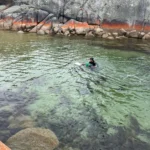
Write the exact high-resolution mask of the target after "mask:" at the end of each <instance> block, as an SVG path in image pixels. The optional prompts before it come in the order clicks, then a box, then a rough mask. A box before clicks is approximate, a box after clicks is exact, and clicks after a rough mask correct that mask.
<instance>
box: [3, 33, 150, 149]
mask: <svg viewBox="0 0 150 150" xmlns="http://www.w3.org/2000/svg"><path fill="white" fill-rule="evenodd" d="M0 35H1V37H0V140H2V141H6V140H7V139H8V138H9V137H10V136H11V135H12V134H14V133H16V132H17V131H19V130H20V129H22V128H26V127H44V128H50V129H52V130H53V131H54V132H55V133H56V135H57V136H58V138H59V140H60V141H61V142H62V143H64V144H66V145H71V146H72V147H77V148H80V149H83V150H98V147H101V149H102V150H103V149H112V147H113V148H114V150H115V149H116V150H117V148H119V149H122V150H124V149H123V148H122V147H121V146H122V145H124V147H125V149H132V150H133V149H134V148H135V149H136V150H137V149H138V148H141V147H142V148H144V149H145V150H148V149H150V146H149V144H150V142H149V141H150V140H149V139H150V109H149V108H150V55H149V51H148V49H149V48H150V46H149V43H148V42H142V41H134V40H130V41H127V40H126V41H100V40H98V39H97V40H95V39H90V40H89V39H83V38H78V39H77V38H69V39H68V38H62V37H59V38H58V37H48V36H37V35H35V34H24V35H20V34H17V33H12V32H2V31H0ZM135 50H136V51H135ZM89 57H94V58H95V60H96V62H97V63H98V67H97V68H96V69H94V70H91V69H89V68H86V67H79V66H76V65H75V62H87V61H88V58H89ZM120 137H122V138H120ZM131 139H132V140H131ZM108 143H109V144H108ZM110 144H111V145H110ZM131 145H132V146H133V145H134V148H133V147H132V146H131ZM139 150H141V149H139Z"/></svg>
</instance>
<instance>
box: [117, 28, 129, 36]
mask: <svg viewBox="0 0 150 150" xmlns="http://www.w3.org/2000/svg"><path fill="white" fill-rule="evenodd" d="M126 34H127V31H126V30H125V29H120V30H119V32H118V36H126Z"/></svg>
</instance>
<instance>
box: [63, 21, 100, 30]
mask: <svg viewBox="0 0 150 150" xmlns="http://www.w3.org/2000/svg"><path fill="white" fill-rule="evenodd" d="M96 27H98V26H97V25H89V24H88V23H87V22H78V21H75V20H70V21H68V22H67V23H66V24H64V25H63V26H62V27H61V28H62V29H68V28H71V29H76V28H84V29H94V28H96Z"/></svg>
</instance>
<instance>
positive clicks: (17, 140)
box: [7, 128, 59, 150]
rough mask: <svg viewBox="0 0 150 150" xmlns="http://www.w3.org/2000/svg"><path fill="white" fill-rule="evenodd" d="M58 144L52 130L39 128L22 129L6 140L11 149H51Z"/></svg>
mask: <svg viewBox="0 0 150 150" xmlns="http://www.w3.org/2000/svg"><path fill="white" fill-rule="evenodd" d="M58 144H59V141H58V139H57V137H56V135H55V134H54V133H53V132H52V131H50V130H48V129H41V128H28V129H24V130H22V131H20V132H18V133H17V134H15V135H14V136H12V137H10V138H9V139H8V141H7V145H8V146H9V147H10V148H11V149H12V150H53V149H54V148H56V147H57V146H58Z"/></svg>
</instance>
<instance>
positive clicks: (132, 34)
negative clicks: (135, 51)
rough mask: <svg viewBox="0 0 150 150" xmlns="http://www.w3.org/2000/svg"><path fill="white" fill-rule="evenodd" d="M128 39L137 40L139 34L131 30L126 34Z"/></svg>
mask: <svg viewBox="0 0 150 150" xmlns="http://www.w3.org/2000/svg"><path fill="white" fill-rule="evenodd" d="M128 37H129V38H138V37H139V34H138V32H137V31H136V30H132V31H130V32H129V33H128Z"/></svg>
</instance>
